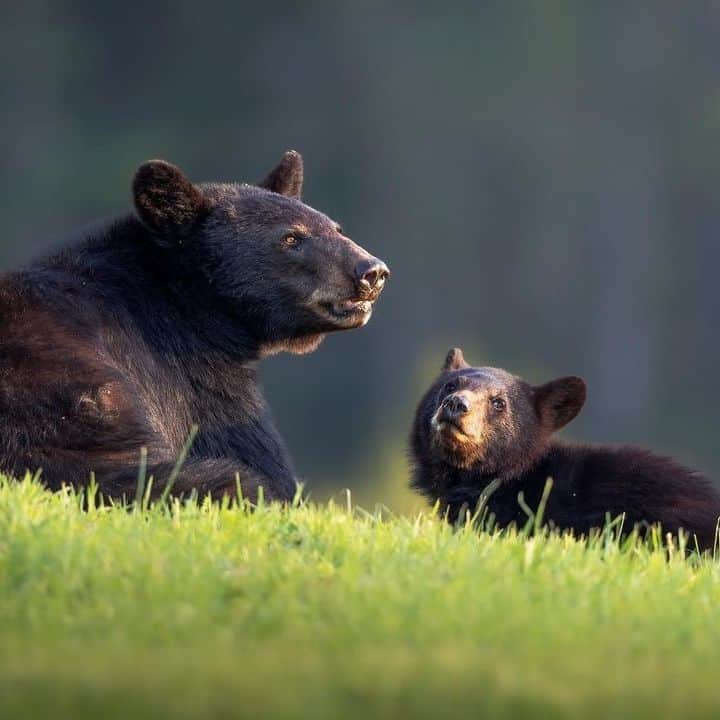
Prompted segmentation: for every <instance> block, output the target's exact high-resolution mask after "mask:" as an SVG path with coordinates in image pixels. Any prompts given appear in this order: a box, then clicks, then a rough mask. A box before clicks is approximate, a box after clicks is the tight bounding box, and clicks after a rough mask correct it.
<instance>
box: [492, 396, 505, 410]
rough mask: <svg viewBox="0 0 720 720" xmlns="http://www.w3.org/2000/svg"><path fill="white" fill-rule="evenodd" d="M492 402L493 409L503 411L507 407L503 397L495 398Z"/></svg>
mask: <svg viewBox="0 0 720 720" xmlns="http://www.w3.org/2000/svg"><path fill="white" fill-rule="evenodd" d="M490 404H491V405H492V406H493V410H496V411H497V412H502V411H503V410H504V409H505V401H504V400H503V399H502V398H493V399H492V400H491V401H490Z"/></svg>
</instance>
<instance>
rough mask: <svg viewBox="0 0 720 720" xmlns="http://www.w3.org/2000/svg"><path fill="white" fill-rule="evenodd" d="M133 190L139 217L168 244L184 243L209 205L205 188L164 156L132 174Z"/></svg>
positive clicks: (160, 239)
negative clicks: (193, 181)
mask: <svg viewBox="0 0 720 720" xmlns="http://www.w3.org/2000/svg"><path fill="white" fill-rule="evenodd" d="M132 192H133V199H134V201H135V210H136V211H137V214H138V216H139V217H140V220H142V222H143V223H144V225H145V226H146V227H147V228H148V229H149V230H151V231H152V232H153V233H154V234H155V236H156V238H157V240H158V242H159V243H160V244H161V245H165V246H168V247H169V246H172V245H176V244H182V240H183V239H184V238H186V237H188V235H189V234H190V233H191V231H192V229H193V228H194V226H195V224H196V223H197V221H198V220H199V219H200V218H201V217H202V216H203V215H204V214H205V213H206V211H207V209H208V203H207V200H206V199H205V196H204V195H203V192H202V190H201V189H200V188H199V187H197V185H193V183H191V182H190V180H188V179H187V177H186V176H185V174H184V173H183V171H182V170H180V168H177V167H175V166H174V165H171V164H170V163H168V162H165V161H164V160H149V161H148V162H146V163H143V164H142V165H141V166H140V167H139V168H138V169H137V172H136V173H135V177H134V178H133V184H132Z"/></svg>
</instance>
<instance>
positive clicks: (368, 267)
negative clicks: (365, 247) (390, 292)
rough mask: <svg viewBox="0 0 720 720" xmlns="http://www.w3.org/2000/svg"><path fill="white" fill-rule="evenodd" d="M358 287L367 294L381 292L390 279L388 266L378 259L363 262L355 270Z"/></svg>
mask: <svg viewBox="0 0 720 720" xmlns="http://www.w3.org/2000/svg"><path fill="white" fill-rule="evenodd" d="M355 276H356V277H357V281H358V285H359V286H360V288H361V289H362V290H363V291H365V292H372V291H375V292H380V291H381V290H382V288H383V285H385V281H386V280H387V279H388V277H390V270H388V266H387V265H386V264H385V263H384V262H383V261H382V260H378V259H377V258H371V259H370V260H363V261H362V262H361V263H359V264H358V265H357V267H356V268H355Z"/></svg>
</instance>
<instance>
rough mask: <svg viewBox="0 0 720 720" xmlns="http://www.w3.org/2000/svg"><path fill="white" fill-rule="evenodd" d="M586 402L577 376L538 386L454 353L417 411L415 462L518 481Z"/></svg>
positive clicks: (448, 356) (414, 440) (456, 350)
mask: <svg viewBox="0 0 720 720" xmlns="http://www.w3.org/2000/svg"><path fill="white" fill-rule="evenodd" d="M584 403H585V383H584V381H583V380H582V379H581V378H579V377H564V378H559V379H557V380H552V381H551V382H549V383H546V384H544V385H538V386H534V385H530V384H529V383H527V382H525V381H524V380H523V379H522V378H519V377H516V376H515V375H511V374H510V373H508V372H506V371H505V370H500V369H498V368H491V367H471V366H470V365H468V363H466V362H465V359H464V357H463V354H462V351H461V350H460V349H458V348H453V349H452V350H450V352H449V353H448V355H447V358H446V360H445V364H444V366H443V368H442V372H441V374H440V376H439V377H438V379H437V380H436V381H435V382H434V383H433V385H432V386H431V387H430V389H429V390H428V391H427V393H426V394H425V395H424V397H423V399H422V400H421V402H420V405H419V406H418V409H417V413H416V416H415V424H414V428H413V436H412V443H413V452H414V455H415V460H416V462H417V463H418V464H422V463H426V462H428V461H430V462H432V461H434V462H439V463H444V464H446V465H449V466H451V467H454V468H459V469H464V470H472V471H473V472H479V473H480V474H482V475H488V476H489V475H492V476H495V477H498V478H500V479H510V478H512V477H517V476H518V475H519V474H521V473H522V472H523V471H524V470H526V469H528V468H529V467H530V466H531V465H532V463H533V461H535V460H536V459H537V458H538V456H539V454H541V453H542V451H543V449H544V447H545V446H546V443H547V440H548V438H549V437H550V435H551V434H552V433H553V432H555V431H556V430H559V429H560V428H561V427H563V426H564V425H566V424H567V423H569V422H570V421H571V420H572V419H573V418H574V417H575V416H576V415H577V414H578V413H579V412H580V409H581V408H582V406H583V404H584Z"/></svg>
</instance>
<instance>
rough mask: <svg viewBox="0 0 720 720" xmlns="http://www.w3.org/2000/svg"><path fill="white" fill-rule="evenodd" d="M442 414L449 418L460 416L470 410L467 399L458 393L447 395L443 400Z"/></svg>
mask: <svg viewBox="0 0 720 720" xmlns="http://www.w3.org/2000/svg"><path fill="white" fill-rule="evenodd" d="M442 407H443V411H444V412H443V414H444V415H446V416H447V417H448V418H450V419H454V418H458V417H462V416H463V415H467V414H468V413H469V412H470V406H469V405H468V402H467V400H465V398H463V397H461V396H460V395H448V396H447V397H446V398H445V400H443V404H442Z"/></svg>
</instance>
